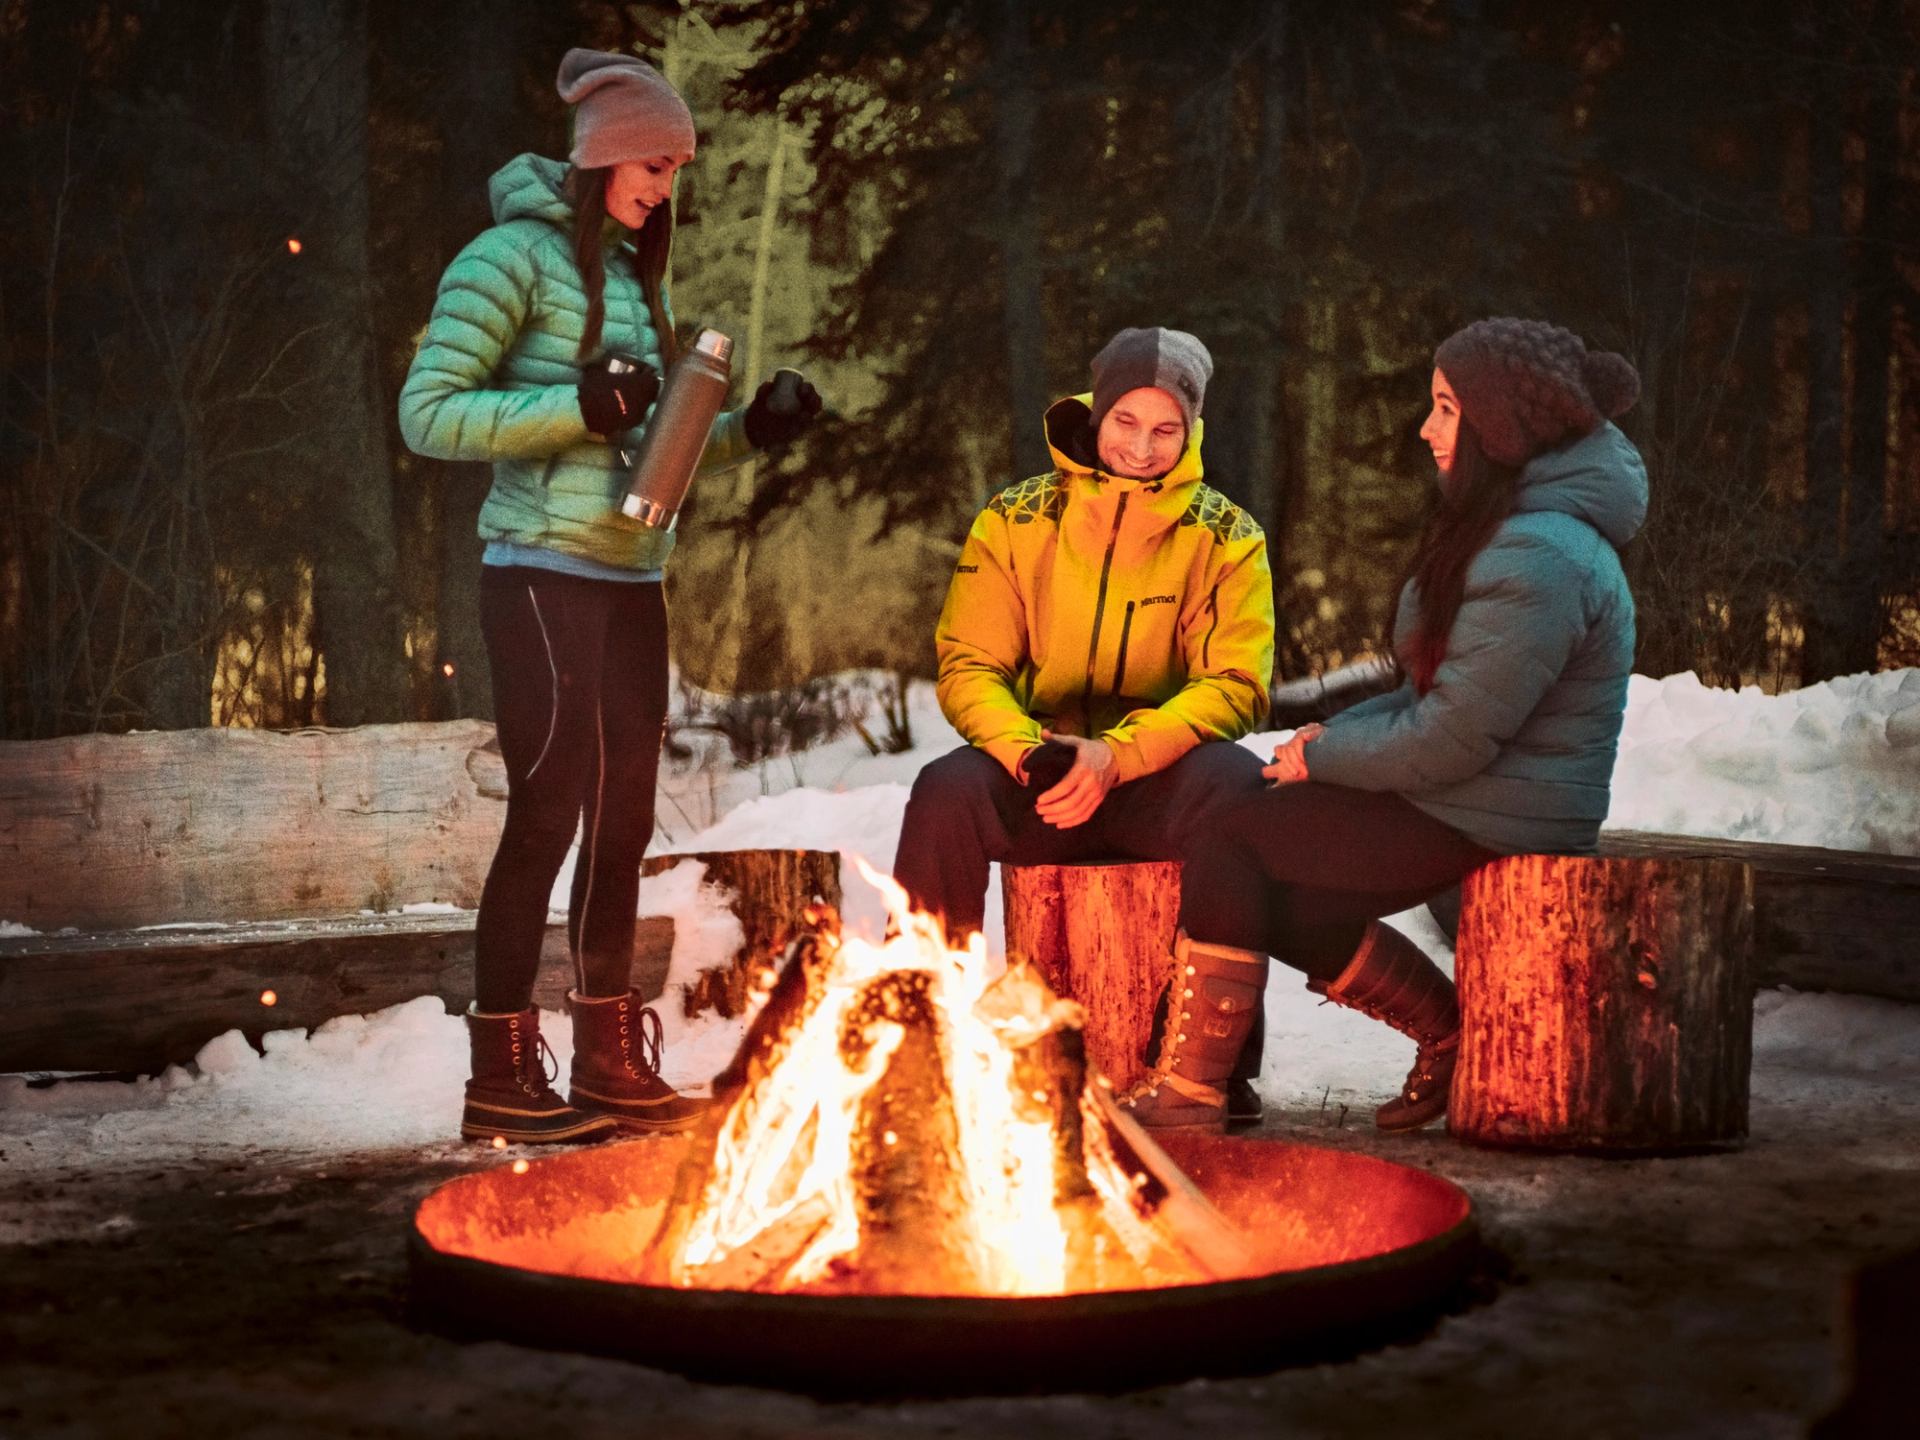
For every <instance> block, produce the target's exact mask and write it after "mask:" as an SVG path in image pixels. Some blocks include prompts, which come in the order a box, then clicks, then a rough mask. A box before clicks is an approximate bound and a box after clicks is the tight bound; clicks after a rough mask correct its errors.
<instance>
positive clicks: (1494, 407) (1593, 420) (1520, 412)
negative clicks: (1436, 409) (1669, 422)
mask: <svg viewBox="0 0 1920 1440" xmlns="http://www.w3.org/2000/svg"><path fill="white" fill-rule="evenodd" d="M1433 363H1434V365H1435V366H1436V367H1437V368H1438V369H1439V370H1440V372H1441V373H1442V374H1443V375H1445V376H1446V377H1447V383H1448V384H1450V385H1452V386H1453V393H1454V394H1455V395H1457V396H1458V397H1459V399H1460V409H1461V411H1462V413H1463V414H1465V415H1466V417H1467V419H1468V420H1470V421H1472V422H1473V427H1474V429H1475V430H1477V431H1478V432H1479V435H1480V443H1481V446H1482V448H1483V449H1485V451H1486V452H1487V458H1488V459H1490V460H1494V461H1497V462H1499V463H1500V464H1502V465H1524V464H1525V463H1526V462H1527V461H1528V460H1530V459H1532V458H1533V457H1534V456H1535V455H1537V454H1539V453H1540V452H1541V451H1542V450H1549V449H1552V448H1553V447H1554V446H1555V445H1558V444H1560V443H1561V442H1562V441H1565V440H1569V439H1572V438H1574V437H1576V436H1580V435H1585V434H1587V433H1588V432H1589V431H1591V430H1592V429H1594V427H1595V426H1597V425H1599V424H1600V422H1601V421H1603V420H1611V419H1613V418H1614V416H1616V415H1622V414H1625V413H1626V412H1627V411H1628V410H1630V409H1632V408H1633V403H1634V401H1636V400H1638V399H1639V398H1640V374H1639V372H1638V371H1636V370H1635V369H1634V368H1633V366H1632V365H1631V364H1629V363H1628V362H1627V360H1626V358H1625V357H1624V356H1620V355H1616V354H1614V353H1613V352H1612V351H1610V350H1589V349H1587V347H1586V343H1585V342H1584V341H1583V340H1581V338H1580V337H1579V336H1578V335H1575V334H1574V333H1573V332H1572V331H1571V330H1563V329H1562V328H1561V327H1560V326H1558V325H1549V324H1547V323H1546V322H1545V321H1544V320H1515V319H1511V318H1501V319H1495V320H1476V321H1475V322H1474V323H1473V324H1471V325H1469V326H1467V327H1466V328H1465V329H1462V330H1456V331H1455V332H1454V333H1453V334H1451V335H1449V336H1448V337H1447V338H1446V339H1445V340H1443V341H1441V343H1440V348H1439V349H1438V350H1436V351H1435V352H1434V355H1433Z"/></svg>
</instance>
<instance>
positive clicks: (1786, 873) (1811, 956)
mask: <svg viewBox="0 0 1920 1440" xmlns="http://www.w3.org/2000/svg"><path fill="white" fill-rule="evenodd" d="M1599 853H1600V854H1602V855H1604V856H1608V857H1610V858H1614V859H1627V860H1711V859H1725V860H1739V861H1742V862H1744V863H1746V864H1747V865H1750V866H1751V867H1752V868H1753V966H1754V971H1753V978H1754V983H1755V984H1756V985H1760V986H1768V985H1791V986H1793V988H1794V989H1796V990H1841V991H1845V992H1847V993H1848V994H1853V995H1880V996H1884V997H1885V998H1886V999H1889V1000H1910V1001H1920V946H1917V945H1915V944H1914V943H1913V936H1914V935H1915V934H1916V933H1920V855H1882V854H1877V853H1868V852H1865V851H1859V850H1830V849H1823V848H1819V847H1816V846H1808V845H1776V844H1772V843H1770V842H1766V841H1760V840H1728V839H1724V838H1715V837H1711V836H1703V835H1660V834H1653V833H1650V832H1648V831H1644V830H1602V831H1601V832H1600V850H1599ZM1427 908H1428V909H1429V910H1431V911H1432V912H1433V918H1434V920H1435V921H1436V922H1437V923H1438V924H1439V926H1440V928H1441V929H1442V930H1444V931H1445V932H1446V933H1447V935H1448V937H1449V938H1451V937H1452V936H1453V935H1454V934H1455V933H1456V930H1457V928H1458V925H1459V918H1460V892H1459V891H1458V890H1457V889H1455V890H1449V891H1446V892H1445V893H1444V894H1441V895H1437V896H1435V897H1434V898H1433V899H1432V900H1431V901H1429V902H1428V905H1427Z"/></svg>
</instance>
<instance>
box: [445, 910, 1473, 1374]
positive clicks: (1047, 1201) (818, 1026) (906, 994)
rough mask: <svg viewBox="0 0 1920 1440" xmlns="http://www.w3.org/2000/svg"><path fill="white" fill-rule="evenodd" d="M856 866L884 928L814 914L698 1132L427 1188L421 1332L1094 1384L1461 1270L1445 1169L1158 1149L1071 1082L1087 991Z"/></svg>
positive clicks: (765, 1369) (820, 1367)
mask: <svg viewBox="0 0 1920 1440" xmlns="http://www.w3.org/2000/svg"><path fill="white" fill-rule="evenodd" d="M874 878H875V879H876V883H879V884H882V886H883V888H886V889H888V890H889V891H890V893H891V896H892V899H893V901H894V906H895V912H894V913H895V917H896V922H897V930H898V933H897V934H896V936H895V937H894V938H892V939H890V940H889V941H887V942H886V943H885V944H884V945H873V944H869V943H867V942H864V941H860V940H857V939H847V940H844V941H843V940H842V939H841V937H840V936H839V934H838V931H837V926H836V925H835V924H834V922H833V919H832V917H831V916H820V917H818V928H817V930H816V932H815V933H811V934H809V935H806V936H803V937H802V938H801V939H800V940H799V941H797V942H796V943H795V944H794V945H793V946H792V947H791V948H790V949H789V951H788V954H787V959H786V963H785V965H784V967H783V968H782V969H781V970H780V971H777V972H776V971H775V970H773V969H771V968H770V969H768V970H767V971H766V972H765V974H764V975H763V976H762V977H761V982H760V985H759V987H758V993H757V1002H756V1009H755V1012H754V1017H753V1019H752V1021H751V1023H750V1024H749V1026H748V1029H747V1033H746V1036H745V1039H744V1040H743V1041H742V1043H741V1045H740V1049H739V1052H738V1054H737V1055H736V1057H735V1059H734V1061H733V1063H732V1065H730V1066H729V1067H728V1069H727V1070H726V1071H725V1072H723V1073H722V1074H721V1075H720V1076H718V1077H716V1079H715V1082H714V1088H715V1093H716V1094H717V1095H718V1096H719V1097H720V1098H721V1100H722V1102H723V1103H721V1104H720V1105H718V1106H716V1107H715V1109H714V1110H713V1111H712V1113H711V1115H710V1117H709V1118H708V1120H707V1122H706V1124H705V1125H704V1126H703V1127H702V1128H700V1129H699V1130H697V1131H695V1132H694V1133H693V1134H692V1135H690V1136H686V1137H681V1138H678V1139H664V1138H662V1139H652V1140H646V1141H640V1142H636V1143H631V1144H624V1145H613V1146H607V1147H602V1148H600V1149H597V1150H592V1151H586V1152H582V1153H578V1154H572V1155H565V1156H560V1157H557V1158H554V1159H549V1160H541V1161H537V1162H531V1163H529V1162H526V1161H516V1162H515V1163H514V1164H513V1165H512V1166H509V1167H502V1168H500V1169H496V1170H492V1171H489V1172H487V1173H485V1174H479V1175H471V1176H467V1177H465V1178H463V1179H461V1180H457V1181H454V1182H452V1183H451V1184H449V1185H446V1186H443V1187H442V1188H441V1189H439V1190H437V1191H435V1192H434V1193H433V1194H432V1195H430V1196H428V1197H427V1199H426V1200H425V1202H423V1203H422V1205H421V1206H420V1209H419V1211H418V1213H417V1215H416V1217H415V1225H414V1233H413V1236H412V1248H411V1256H412V1268H413V1277H414V1287H413V1293H414V1299H415V1305H416V1310H417V1312H418V1313H419V1314H420V1315H421V1316H422V1318H424V1319H426V1320H428V1321H429V1322H431V1323H436V1324H439V1325H441V1326H443V1327H445V1328H450V1329H455V1330H459V1331H462V1332H468V1333H472V1332H480V1333H486V1334H492V1335H500V1336H505V1337H509V1338H513V1339H517V1340H523V1341H527V1342H531V1343H535V1344H547V1345H560V1346H564V1347H567V1348H578V1349H591V1350H600V1351H608V1352H612V1353H616V1354H625V1355H630V1356H632V1357H633V1358H636V1359H640V1360H644V1361H646V1362H647V1363H650V1364H654V1365H661V1366H666V1367H669V1368H673V1369H678V1370H683V1371H687V1372H689V1373H692V1374H696V1375H700V1376H704V1377H710V1378H715V1379H724V1380H746V1381H759V1382H764V1383H773V1384H779V1385H785V1386H791V1387H796V1388H802V1389H808V1390H815V1391H826V1392H844V1391H853V1392H859V1393H874V1392H900V1391H907V1392H920V1393H952V1392H956V1391H982V1390H1006V1389H1030V1388H1036V1387H1045V1388H1102V1387H1110V1386H1115V1385H1120V1386H1127V1385H1140V1384H1145V1383H1148V1382H1150V1381H1154V1380H1158V1379H1163V1378H1168V1377H1173V1376H1182V1375H1191V1374H1199V1373H1224V1372H1228V1371H1238V1370H1245V1369H1248V1368H1253V1367H1261V1366H1267V1367H1271V1366H1272V1365H1273V1364H1274V1363H1276V1362H1277V1361H1279V1360H1281V1359H1282V1358H1285V1356H1286V1355H1287V1353H1288V1352H1289V1350H1300V1351H1305V1352H1308V1353H1313V1354H1319V1353H1323V1352H1324V1351H1325V1350H1326V1348H1327V1347H1328V1346H1329V1345H1334V1344H1341V1343H1347V1342H1350V1341H1351V1340H1353V1339H1354V1338H1355V1337H1356V1336H1361V1335H1366V1334H1378V1333H1380V1332H1381V1331H1382V1329H1391V1328H1395V1327H1398V1326H1400V1325H1402V1324H1404V1322H1405V1321H1406V1320H1407V1319H1408V1317H1409V1316H1411V1315H1413V1314H1416V1313H1418V1312H1420V1311H1423V1310H1429V1309H1431V1308H1432V1306H1433V1305H1434V1303H1435V1302H1436V1301H1437V1300H1439V1299H1440V1298H1441V1297H1442V1296H1443V1295H1444V1294H1445V1293H1446V1291H1447V1290H1448V1289H1449V1288H1450V1287H1451V1286H1452V1285H1453V1284H1454V1283H1455V1282H1456V1281H1457V1280H1458V1279H1459V1278H1460V1275H1461V1273H1462V1271H1463V1270H1464V1268H1465V1266H1466V1265H1467V1263H1468V1262H1469V1258H1470V1253H1471V1246H1472V1236H1473V1227H1472V1220H1471V1214H1470V1206H1469V1204H1468V1202H1467V1198H1466V1196H1465V1195H1464V1194H1462V1193H1461V1192H1460V1191H1459V1190H1458V1189H1456V1188H1455V1187H1454V1186H1452V1185H1450V1184H1448V1183H1447V1182H1446V1181H1444V1180H1440V1179H1437V1178H1435V1177H1434V1176H1431V1175H1427V1174H1425V1173H1423V1172H1420V1171H1416V1170H1410V1169H1407V1168H1405V1167H1403V1166H1398V1165H1392V1164H1388V1163H1386V1162H1384V1161H1380V1160H1374V1159H1370V1158H1367V1157H1365V1156H1356V1155H1349V1154H1344V1153H1341V1152H1337V1151H1330V1150H1323V1149H1319V1148H1316V1147H1312V1146H1304V1145H1294V1144H1284V1143H1280V1142H1274V1141H1235V1140H1228V1139H1224V1138H1220V1137H1212V1136H1205V1135H1200V1136H1192V1137H1186V1138H1184V1139H1177V1140H1175V1141H1174V1142H1173V1143H1171V1144H1168V1145H1166V1147H1165V1148H1163V1147H1162V1145H1160V1144H1156V1143H1155V1141H1154V1140H1153V1139H1152V1138H1150V1137H1149V1136H1148V1135H1147V1134H1146V1133H1145V1132H1143V1131H1142V1130H1140V1129H1139V1127H1138V1126H1137V1125H1135V1123H1134V1122H1133V1120H1132V1119H1131V1118H1130V1116H1128V1115H1127V1114H1126V1113H1125V1112H1124V1110H1122V1109H1121V1108H1120V1107H1117V1106H1115V1105H1114V1103H1113V1101H1112V1098H1111V1096H1110V1094H1109V1087H1108V1085H1107V1082H1106V1081H1105V1079H1104V1078H1102V1077H1101V1076H1099V1075H1098V1074H1097V1073H1095V1072H1093V1071H1091V1070H1090V1069H1089V1068H1088V1066H1087V1064H1086V1060H1085V1053H1084V1046H1083V1043H1082V1032H1081V1025H1082V1023H1083V1021H1084V1013H1083V1012H1082V1011H1081V1009H1080V1007H1079V1006H1077V1005H1075V1004H1073V1003H1071V1002H1069V1001H1065V1000H1062V999H1060V998H1059V997H1058V996H1056V995H1055V994H1054V993H1053V992H1052V991H1051V990H1050V989H1048V987H1047V986H1046V984H1045V983H1044V982H1043V981H1042V980H1041V979H1040V978H1039V976H1038V975H1037V973H1036V972H1034V971H1033V970H1032V969H1031V968H1030V967H1028V966H1025V965H1021V964H1014V965H1012V966H1009V967H1007V969H1006V970H1005V972H1004V974H996V973H995V972H994V970H993V967H991V966H989V964H988V962H987V956H986V952H985V948H984V945H983V944H982V943H980V942H979V940H978V937H975V943H974V944H973V945H972V946H971V947H970V948H969V949H966V950H951V949H948V948H947V947H946V945H945V942H944V939H943V938H942V936H941V935H940V932H939V928H938V926H937V925H935V924H934V923H933V922H931V921H929V920H927V919H926V917H924V916H914V915H908V914H906V913H905V904H904V897H903V896H900V895H899V894H898V892H897V890H893V889H892V887H891V884H890V882H885V881H881V880H879V879H878V877H874Z"/></svg>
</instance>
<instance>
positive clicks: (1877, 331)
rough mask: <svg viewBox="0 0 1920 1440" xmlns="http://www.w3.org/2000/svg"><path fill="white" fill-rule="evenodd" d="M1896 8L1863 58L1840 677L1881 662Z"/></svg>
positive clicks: (1875, 23)
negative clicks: (1890, 64) (1887, 66)
mask: <svg viewBox="0 0 1920 1440" xmlns="http://www.w3.org/2000/svg"><path fill="white" fill-rule="evenodd" d="M1894 8H1895V7H1894V5H1893V4H1892V3H1891V0H1875V4H1874V7H1873V16H1872V20H1871V22H1870V24H1871V30H1870V36H1871V38H1872V40H1873V41H1874V42H1877V43H1874V44H1873V45H1872V46H1871V48H1870V49H1869V51H1868V53H1867V55H1866V56H1865V60H1866V62H1867V63H1866V66H1865V73H1866V77H1867V103H1866V115H1865V125H1864V132H1865V133H1864V135H1863V137H1862V138H1863V139H1864V141H1865V146H1864V149H1865V165H1864V169H1865V183H1864V186H1863V190H1864V203H1863V204H1862V207H1861V214H1860V237H1859V243H1858V246H1857V249H1856V254H1855V270H1854V273H1855V277H1856V278H1855V281H1854V286H1853V302H1854V310H1853V404H1852V423H1851V425H1850V426H1849V429H1850V431H1851V433H1852V436H1853V443H1852V445H1851V446H1850V447H1849V450H1850V453H1849V455H1848V461H1849V463H1848V473H1847V555H1846V571H1845V573H1846V588H1845V604H1844V607H1843V611H1842V618H1841V629H1840V636H1839V643H1838V645H1837V647H1836V658H1837V659H1838V660H1839V661H1840V668H1841V669H1842V670H1844V671H1847V672H1853V671H1859V670H1876V669H1878V668H1879V660H1880V628H1881V602H1880V590H1881V584H1882V581H1883V579H1884V576H1883V575H1882V559H1883V556H1884V553H1885V549H1886V546H1885V540H1886V514H1885V510H1886V499H1887V445H1888V436H1887V431H1888V423H1887V421H1888V411H1889V409H1890V408H1891V404H1892V399H1893V394H1892V382H1891V377H1890V369H1891V366H1892V363H1893V304H1894V283H1895V280H1896V276H1895V273H1894V263H1893V246H1894V234H1893V231H1894V226H1895V224H1896V221H1895V220H1894V214H1893V208H1894V187H1895V185H1896V184H1897V183H1898V177H1897V170H1898V167H1899V164H1900V107H1899V98H1900V97H1899V80H1898V78H1897V76H1895V75H1893V74H1884V73H1881V72H1880V69H1879V67H1880V65H1881V64H1882V63H1884V61H1885V60H1886V59H1887V58H1888V57H1890V55H1891V54H1892V53H1893V42H1892V31H1893V28H1894V25H1893V21H1894Z"/></svg>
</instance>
